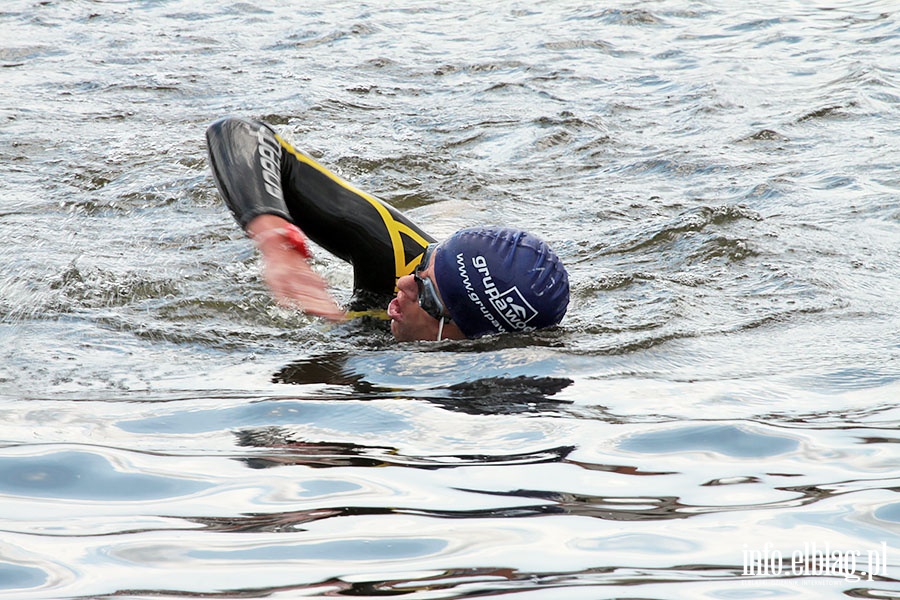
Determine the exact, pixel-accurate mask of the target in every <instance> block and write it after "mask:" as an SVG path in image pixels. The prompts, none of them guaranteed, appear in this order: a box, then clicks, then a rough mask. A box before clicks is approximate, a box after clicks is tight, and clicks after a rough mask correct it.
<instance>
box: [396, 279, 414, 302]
mask: <svg viewBox="0 0 900 600" xmlns="http://www.w3.org/2000/svg"><path fill="white" fill-rule="evenodd" d="M397 290H398V291H400V292H403V295H404V296H406V297H407V298H409V299H410V300H415V301H418V298H419V286H417V285H416V280H415V278H414V277H413V276H412V275H404V276H403V277H401V278H400V279H398V280H397Z"/></svg>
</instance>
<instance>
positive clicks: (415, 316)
mask: <svg viewBox="0 0 900 600" xmlns="http://www.w3.org/2000/svg"><path fill="white" fill-rule="evenodd" d="M436 252H440V249H439V248H438V249H437V250H436V251H435V252H432V253H431V255H430V256H427V257H426V258H427V259H428V260H427V263H425V264H420V265H419V267H418V268H417V269H416V275H418V277H419V278H421V279H422V280H424V288H428V287H433V289H434V291H435V293H436V295H437V300H438V301H440V289H438V287H437V283H436V282H435V280H434V254H435V253H436ZM419 291H420V284H418V283H417V282H416V276H415V275H405V276H403V277H401V278H400V279H398V280H397V297H396V298H394V299H393V300H391V303H390V305H389V306H388V316H389V317H390V318H391V333H393V334H394V337H395V338H396V339H397V341H398V342H411V341H415V340H436V339H437V337H438V330H439V329H440V321H439V320H438V319H436V318H435V317H433V316H432V315H429V314H428V313H427V312H426V311H425V310H424V309H423V308H422V307H421V306H420V305H419ZM422 292H423V294H426V295H427V294H430V292H429V290H428V289H423V290H422ZM425 304H426V306H428V305H429V304H432V305H433V303H429V302H427V301H426V303H425ZM432 310H434V309H432ZM465 338H466V336H465V335H463V333H462V331H460V330H459V327H457V326H456V324H455V323H453V321H450V320H448V319H444V328H443V331H441V339H443V340H463V339H465Z"/></svg>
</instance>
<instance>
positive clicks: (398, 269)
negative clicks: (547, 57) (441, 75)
mask: <svg viewBox="0 0 900 600" xmlns="http://www.w3.org/2000/svg"><path fill="white" fill-rule="evenodd" d="M275 139H277V140H278V143H279V144H281V147H282V148H284V149H285V150H286V151H287V152H289V153H290V154H292V155H293V156H294V158H296V159H297V160H299V161H300V162H302V163H305V164H307V165H309V166H310V167H312V168H314V169H315V170H317V171H318V172H320V173H322V174H323V175H325V176H326V177H328V178H329V179H331V180H332V181H334V182H335V183H337V184H338V185H340V186H341V187H343V188H344V189H346V190H349V191H350V192H353V193H354V194H356V195H357V196H359V197H360V198H363V199H364V200H366V202H368V203H369V204H371V205H372V207H373V208H374V209H375V210H376V211H377V212H378V214H379V216H381V220H382V221H383V222H384V227H385V229H387V232H388V235H389V236H390V238H391V247H392V248H393V249H394V273H395V275H396V276H395V280H396V279H399V278H401V277H403V276H404V275H409V274H410V273H412V272H413V269H415V268H416V265H417V264H419V261H420V260H421V259H422V254H419V255H417V256H416V257H415V258H414V259H413V260H412V261H410V262H406V256H405V252H404V251H403V240H402V239H401V238H400V234H401V233H403V234H406V235H408V236H409V237H410V238H412V239H413V241H415V242H416V243H418V244H419V245H420V246H421V247H422V248H423V251H422V252H423V253H424V248H425V247H426V246H427V245H428V240H426V239H425V238H423V237H422V236H421V235H419V234H418V233H417V232H415V231H413V230H412V229H410V228H409V227H408V226H407V225H405V224H403V223H398V222H397V221H395V220H394V218H393V217H392V216H391V213H390V211H388V209H387V208H386V207H385V206H384V205H383V204H382V203H381V202H380V201H379V200H378V199H377V198H375V197H374V196H372V195H370V194H367V193H365V192H363V191H362V190H360V189H357V188H356V187H354V186H353V185H352V184H350V183H348V182H346V181H344V180H343V179H341V178H340V177H338V176H337V175H335V174H334V173H332V172H331V171H329V170H328V169H326V168H325V167H323V166H322V165H320V164H319V163H317V162H316V161H315V160H313V159H312V158H310V157H309V156H307V155H305V154H303V153H302V152H300V151H298V150H295V149H294V147H293V146H291V145H290V144H289V143H287V142H286V141H284V139H283V138H282V137H281V136H280V135H278V134H277V133H276V134H275ZM363 312H365V313H366V314H368V313H369V312H370V311H363ZM386 316H387V315H386V314H385V317H386Z"/></svg>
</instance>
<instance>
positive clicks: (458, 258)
mask: <svg viewBox="0 0 900 600" xmlns="http://www.w3.org/2000/svg"><path fill="white" fill-rule="evenodd" d="M434 254H435V258H434V280H435V283H437V287H438V289H439V292H440V297H441V299H442V300H443V303H444V305H445V306H446V310H447V312H448V313H449V316H450V318H451V319H452V322H453V323H454V324H455V325H456V327H458V328H459V330H460V331H461V332H462V333H463V334H464V335H465V336H466V337H467V338H478V337H481V336H484V335H490V334H495V333H507V332H524V331H533V330H535V329H542V328H545V327H551V326H553V325H556V324H558V323H559V322H560V321H561V320H562V318H563V315H565V314H566V308H567V307H568V305H569V276H568V273H567V272H566V269H565V267H564V266H563V264H562V262H561V261H560V260H559V257H558V256H557V255H556V253H555V252H553V250H552V249H551V248H550V247H549V246H548V245H547V244H546V243H545V242H544V241H543V240H541V239H540V238H538V237H536V236H534V235H532V234H530V233H527V232H525V231H521V230H518V229H511V228H508V227H498V226H492V227H470V228H467V229H461V230H460V231H457V232H456V233H454V234H453V235H452V236H450V237H449V238H447V239H446V240H444V241H443V242H441V243H440V245H438V247H437V251H436V252H435V253H434Z"/></svg>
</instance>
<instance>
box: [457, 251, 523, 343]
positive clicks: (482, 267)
mask: <svg viewBox="0 0 900 600" xmlns="http://www.w3.org/2000/svg"><path fill="white" fill-rule="evenodd" d="M472 266H473V267H475V268H476V269H477V270H478V272H479V273H481V274H482V276H483V277H482V279H481V285H482V287H483V289H484V295H485V296H487V299H488V302H490V303H491V306H493V307H494V310H496V311H497V313H498V314H499V315H500V317H501V318H502V319H503V320H504V321H506V323H507V324H508V325H509V326H510V327H511V328H512V329H514V330H518V331H523V330H527V329H528V321H530V320H531V319H533V318H534V317H535V316H537V311H536V310H535V309H534V307H532V306H531V305H530V304H528V302H527V301H526V300H525V297H524V296H522V293H521V292H520V291H519V288H518V287H516V286H513V287H511V288H509V289H508V290H506V291H505V292H502V293H501V292H500V290H499V289H497V286H496V285H494V278H493V277H491V271H490V269H488V264H487V259H485V258H484V257H483V256H476V257H474V258H473V259H472Z"/></svg>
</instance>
